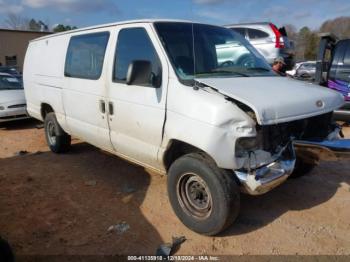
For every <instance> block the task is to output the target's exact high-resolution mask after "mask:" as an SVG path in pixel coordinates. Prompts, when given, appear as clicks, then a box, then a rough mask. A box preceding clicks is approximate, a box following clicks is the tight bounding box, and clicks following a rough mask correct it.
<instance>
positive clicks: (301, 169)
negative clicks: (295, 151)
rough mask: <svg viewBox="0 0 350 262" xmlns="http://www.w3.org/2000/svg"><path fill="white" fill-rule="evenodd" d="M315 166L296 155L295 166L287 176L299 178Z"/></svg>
mask: <svg viewBox="0 0 350 262" xmlns="http://www.w3.org/2000/svg"><path fill="white" fill-rule="evenodd" d="M315 167H316V164H310V163H306V162H304V161H303V160H302V159H300V158H298V157H297V160H296V162H295V168H294V170H293V173H292V174H291V175H290V176H289V178H299V177H302V176H305V175H307V174H308V173H310V172H311V171H312V169H314V168H315Z"/></svg>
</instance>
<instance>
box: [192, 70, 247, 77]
mask: <svg viewBox="0 0 350 262" xmlns="http://www.w3.org/2000/svg"><path fill="white" fill-rule="evenodd" d="M220 73H224V74H235V75H239V76H243V77H249V75H247V74H244V73H241V72H237V71H232V70H223V69H219V68H218V69H213V70H212V71H208V72H200V73H198V74H196V76H198V75H212V74H220Z"/></svg>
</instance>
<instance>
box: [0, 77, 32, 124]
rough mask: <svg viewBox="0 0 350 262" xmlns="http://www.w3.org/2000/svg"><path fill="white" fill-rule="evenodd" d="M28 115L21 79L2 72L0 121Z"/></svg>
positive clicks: (22, 117)
mask: <svg viewBox="0 0 350 262" xmlns="http://www.w3.org/2000/svg"><path fill="white" fill-rule="evenodd" d="M28 117H29V116H28V114H27V111H26V101H25V97H24V91H23V83H22V81H21V79H19V78H17V77H14V76H12V75H10V74H7V73H0V122H7V121H12V120H20V119H25V118H28Z"/></svg>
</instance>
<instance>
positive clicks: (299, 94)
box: [196, 76, 344, 125]
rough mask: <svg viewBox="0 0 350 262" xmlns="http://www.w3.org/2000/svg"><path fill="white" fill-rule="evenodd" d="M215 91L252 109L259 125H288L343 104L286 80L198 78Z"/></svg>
mask: <svg viewBox="0 0 350 262" xmlns="http://www.w3.org/2000/svg"><path fill="white" fill-rule="evenodd" d="M196 80H197V81H198V82H201V83H203V84H205V85H208V86H210V87H212V88H214V89H216V90H217V91H218V92H220V93H222V94H224V95H226V96H228V97H231V98H233V99H235V100H237V101H240V102H241V103H244V104H246V105H247V106H249V107H250V108H251V109H253V110H254V112H255V114H256V117H257V121H258V123H259V124H260V125H269V124H277V123H282V122H289V121H293V120H298V119H302V118H307V117H311V116H316V115H320V114H324V113H327V112H331V111H333V110H335V109H337V108H339V107H340V106H342V105H343V103H344V98H343V96H342V95H341V94H339V93H337V92H335V91H332V90H330V89H327V88H325V87H321V86H317V85H314V84H310V83H305V82H301V81H298V80H294V79H290V78H286V77H277V76H276V77H275V76H272V77H249V78H248V77H245V78H242V77H232V78H198V79H196Z"/></svg>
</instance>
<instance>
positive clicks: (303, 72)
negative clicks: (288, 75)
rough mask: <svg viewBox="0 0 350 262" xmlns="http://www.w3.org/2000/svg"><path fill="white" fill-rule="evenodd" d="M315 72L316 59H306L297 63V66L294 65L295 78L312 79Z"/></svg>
mask: <svg viewBox="0 0 350 262" xmlns="http://www.w3.org/2000/svg"><path fill="white" fill-rule="evenodd" d="M315 73H316V61H306V62H301V63H298V67H295V75H294V77H296V78H301V79H309V80H314V79H315Z"/></svg>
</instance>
